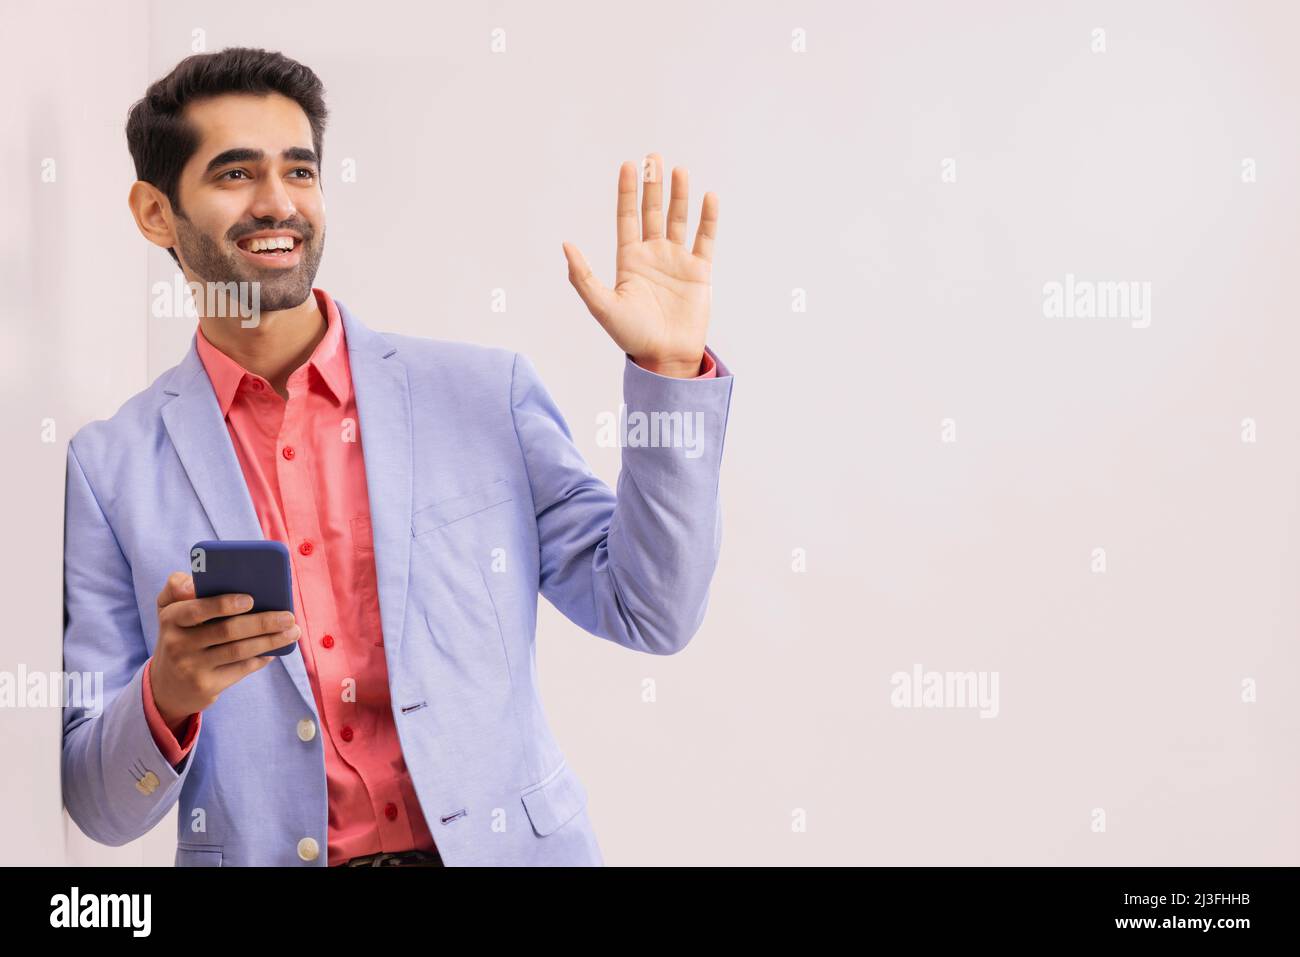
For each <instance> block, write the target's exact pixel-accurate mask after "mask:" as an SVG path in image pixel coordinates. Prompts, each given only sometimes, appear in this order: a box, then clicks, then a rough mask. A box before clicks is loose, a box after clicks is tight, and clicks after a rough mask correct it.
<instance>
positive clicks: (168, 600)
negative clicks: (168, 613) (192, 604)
mask: <svg viewBox="0 0 1300 957" xmlns="http://www.w3.org/2000/svg"><path fill="white" fill-rule="evenodd" d="M193 597H194V578H193V576H191V575H187V574H185V572H172V573H171V574H170V575H168V576H167V583H166V584H165V585H163V590H162V591H160V592H159V593H158V607H159V608H166V607H167V606H168V605H170V604H172V603H173V602H178V601H184V600H185V599H187V598H193Z"/></svg>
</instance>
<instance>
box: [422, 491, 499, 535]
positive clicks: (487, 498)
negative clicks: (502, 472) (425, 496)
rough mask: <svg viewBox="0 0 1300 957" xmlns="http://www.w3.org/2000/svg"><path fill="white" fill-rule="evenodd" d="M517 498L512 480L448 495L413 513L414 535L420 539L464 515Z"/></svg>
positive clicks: (473, 513) (476, 512)
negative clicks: (512, 488)
mask: <svg viewBox="0 0 1300 957" xmlns="http://www.w3.org/2000/svg"><path fill="white" fill-rule="evenodd" d="M514 497H515V496H514V492H513V491H511V489H510V483H509V482H507V481H506V480H505V479H500V480H499V481H496V482H490V483H488V484H487V485H483V486H480V487H479V488H476V489H474V490H473V491H470V492H465V493H464V494H462V495H455V496H453V497H451V498H445V499H443V500H442V501H439V502H434V503H433V504H432V505H427V506H425V507H424V508H421V509H417V510H416V511H415V512H414V513H413V514H412V515H411V534H412V535H413V536H415V537H416V538H419V537H420V536H421V535H423V534H425V533H426V532H432V531H433V530H434V529H438V528H443V527H444V526H447V525H450V524H452V523H453V522H459V521H460V520H461V519H462V518H469V516H471V515H476V514H478V513H479V512H482V511H484V510H486V509H489V508H492V507H493V506H494V505H501V504H502V503H504V502H509V501H512V500H513V499H514Z"/></svg>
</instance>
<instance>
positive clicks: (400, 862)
mask: <svg viewBox="0 0 1300 957" xmlns="http://www.w3.org/2000/svg"><path fill="white" fill-rule="evenodd" d="M341 866H343V867H442V866H444V865H443V863H442V855H441V854H439V853H438V852H437V851H436V850H435V851H432V852H430V851H421V850H411V851H380V852H379V853H378V854H363V855H361V856H360V857H352V858H349V859H348V860H346V861H344V862H343V864H342V865H341Z"/></svg>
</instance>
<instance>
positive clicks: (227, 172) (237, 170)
mask: <svg viewBox="0 0 1300 957" xmlns="http://www.w3.org/2000/svg"><path fill="white" fill-rule="evenodd" d="M236 173H243V175H245V176H247V175H248V174H247V173H244V171H243V170H242V169H232V170H227V171H226V172H224V173H222V174H221V178H222V179H225V178H226V177H227V176H234V175H235V174H236Z"/></svg>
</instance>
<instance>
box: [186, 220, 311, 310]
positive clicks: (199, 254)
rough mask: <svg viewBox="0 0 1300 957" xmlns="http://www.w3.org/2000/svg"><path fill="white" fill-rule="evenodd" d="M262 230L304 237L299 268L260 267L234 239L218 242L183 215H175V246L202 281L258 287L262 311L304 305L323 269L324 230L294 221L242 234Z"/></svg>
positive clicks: (250, 231) (251, 229)
mask: <svg viewBox="0 0 1300 957" xmlns="http://www.w3.org/2000/svg"><path fill="white" fill-rule="evenodd" d="M259 229H292V230H293V231H295V232H297V233H298V234H299V235H301V236H302V239H301V241H300V243H299V244H300V245H301V246H302V257H301V259H300V260H299V262H298V265H296V266H293V267H291V268H289V269H283V268H274V267H267V268H258V266H257V265H256V264H254V263H250V262H248V261H247V260H245V259H244V257H243V256H242V255H241V254H240V252H239V250H238V249H236V248H235V243H234V241H233V240H229V239H228V240H226V241H225V242H224V243H218V242H217V241H216V240H214V239H213V238H212V237H211V236H208V235H207V234H206V233H203V232H200V231H199V230H197V229H195V228H194V224H193V223H192V222H190V220H189V218H188V217H186V216H185V214H184V213H178V214H177V216H176V245H177V252H178V253H179V255H180V257H181V260H182V262H184V263H185V264H186V265H187V266H189V268H190V270H191V271H192V272H193V273H194V274H195V276H196V277H197V278H198V280H199V281H200V282H211V283H229V282H246V283H253V282H255V283H258V284H259V287H260V288H259V293H258V295H259V308H260V309H261V311H262V312H278V311H280V310H282V309H292V308H293V307H295V306H300V305H302V304H303V303H304V302H305V301H306V300H307V297H308V296H310V295H311V290H312V285H313V283H315V281H316V271H317V270H318V269H319V268H320V260H321V254H322V253H323V252H324V251H325V229H324V227H321V231H320V234H319V235H317V233H316V231H315V230H314V229H312V227H311V224H310V223H308V222H306V221H305V220H304V221H291V222H287V223H280V224H276V225H275V226H258V225H250V226H249V227H248V228H247V229H243V230H240V235H247V234H248V233H252V232H257V231H258V230H259Z"/></svg>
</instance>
